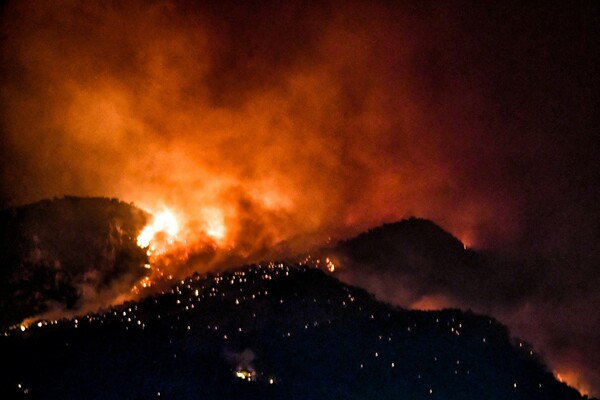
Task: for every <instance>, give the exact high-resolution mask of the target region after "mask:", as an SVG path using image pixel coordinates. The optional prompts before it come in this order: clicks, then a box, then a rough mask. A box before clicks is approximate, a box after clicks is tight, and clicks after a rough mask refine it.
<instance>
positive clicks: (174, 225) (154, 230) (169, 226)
mask: <svg viewBox="0 0 600 400" xmlns="http://www.w3.org/2000/svg"><path fill="white" fill-rule="evenodd" d="M178 232H179V223H178V222H177V218H176V217H175V215H174V214H173V212H172V211H170V210H167V209H164V211H163V212H161V213H160V214H158V215H156V216H155V217H154V218H153V220H152V222H151V223H150V224H149V225H147V226H146V227H145V228H144V229H143V230H142V233H140V235H139V236H138V237H137V244H138V246H140V247H143V248H146V247H151V246H150V244H151V242H152V241H153V240H154V239H155V238H156V237H157V236H158V235H159V234H163V235H166V241H167V242H168V243H171V242H172V241H173V239H174V238H175V237H176V236H177V233H178ZM151 250H154V249H153V248H151Z"/></svg>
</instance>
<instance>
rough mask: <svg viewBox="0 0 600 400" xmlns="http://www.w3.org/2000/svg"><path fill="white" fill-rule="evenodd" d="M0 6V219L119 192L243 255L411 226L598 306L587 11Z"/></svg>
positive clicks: (593, 71)
mask: <svg viewBox="0 0 600 400" xmlns="http://www.w3.org/2000/svg"><path fill="white" fill-rule="evenodd" d="M1 7H2V8H1V10H2V11H1V12H2V17H1V34H2V45H1V51H2V53H1V54H2V55H1V57H2V58H1V60H2V62H1V65H0V88H1V91H0V96H1V101H2V108H1V110H0V129H1V142H0V143H1V146H0V176H1V178H0V188H1V189H0V204H1V205H2V206H9V205H19V204H25V203H28V202H32V201H35V200H39V199H42V198H48V197H53V196H62V195H64V194H73V195H99V196H109V197H118V198H120V199H123V200H125V201H131V202H134V203H135V204H138V205H140V206H143V207H146V208H149V209H150V210H155V209H158V208H160V207H161V206H167V207H170V208H171V209H173V210H174V212H176V213H177V214H178V215H180V216H182V217H183V218H184V220H185V223H186V224H187V226H188V228H190V230H191V231H201V230H206V229H209V228H210V226H211V224H213V223H215V220H217V222H218V221H220V220H222V221H223V222H224V223H225V226H226V227H227V229H228V232H227V237H228V238H229V239H230V240H231V243H233V244H235V245H237V246H239V247H241V248H246V249H247V250H248V251H252V250H254V249H256V248H259V247H262V246H268V245H272V244H274V243H277V242H279V241H281V240H284V239H289V238H292V237H296V236H303V235H306V234H315V233H317V234H322V235H324V236H327V235H334V236H349V235H350V234H353V233H356V232H358V231H360V230H362V229H364V228H367V227H371V226H374V225H377V224H379V223H381V222H385V221H393V220H397V219H399V218H402V217H405V216H409V215H418V216H421V217H426V218H430V219H433V220H434V221H436V222H437V223H439V224H440V225H441V226H443V227H444V228H446V229H448V230H449V231H450V232H452V233H453V234H455V235H456V236H457V237H459V238H460V239H461V240H463V241H464V242H465V243H467V244H468V245H470V246H474V247H476V248H486V249H491V250H496V251H503V252H508V253H514V254H520V255H523V254H536V255H537V254H541V255H543V256H545V257H552V258H553V259H555V260H558V261H556V266H552V268H551V270H552V271H554V272H551V273H549V274H550V275H549V279H552V280H557V281H561V280H562V279H564V280H565V281H566V282H567V283H568V288H569V290H566V291H565V293H563V294H561V296H563V297H561V298H562V299H563V300H564V301H568V300H569V299H572V298H575V299H576V300H573V307H580V306H581V307H583V309H585V310H589V307H590V301H588V300H586V301H583V300H581V299H587V298H588V297H589V294H590V293H593V292H592V291H597V286H595V284H596V283H597V282H598V280H597V278H596V275H597V265H598V260H600V256H599V254H598V253H599V251H598V238H599V236H600V235H599V234H600V222H599V221H600V219H599V218H600V208H599V206H598V205H597V202H598V200H597V199H598V198H599V195H600V189H599V185H598V182H600V179H599V175H600V168H599V165H598V155H599V148H598V147H599V146H598V145H599V135H598V127H599V122H600V119H599V117H598V111H597V110H598V109H599V107H598V105H599V104H600V101H599V100H600V99H599V96H600V74H598V71H600V60H599V58H600V32H599V31H600V3H598V2H597V1H593V0H590V1H574V2H558V1H557V2H542V3H539V4H527V5H524V4H522V2H494V3H493V4H489V2H459V1H456V2H454V1H452V2H430V1H403V2H392V1H391V2H384V1H379V2H363V1H339V2H336V1H323V2H307V3H302V2H279V1H273V2H271V4H269V2H260V3H253V2H235V1H230V2H228V1H205V2H200V1H198V2H195V1H152V2H147V1H133V2H119V1H89V2H81V1H69V0H65V1H53V2H44V1H28V2H23V1H13V2H10V1H9V2H5V3H3V5H2V6H1ZM590 282H592V283H591V284H590ZM580 291H581V292H582V293H583V294H582V295H581V296H580V295H579V292H580ZM586 296H588V297H586ZM594 299H595V300H594ZM580 300H581V301H580ZM597 301H598V299H597V296H595V297H593V296H592V303H591V305H594V302H597ZM580 302H582V303H584V304H579V303H580ZM559 303H560V302H559ZM592 309H593V308H592ZM547 312H548V313H552V310H550V311H547ZM544 315H546V314H544ZM579 315H582V314H579ZM568 323H570V324H572V323H573V321H571V320H569V321H568ZM582 326H583V325H582ZM593 328H594V327H592V329H593ZM595 376H596V378H597V374H596V375H595ZM597 379H598V378H597ZM599 386H600V384H599Z"/></svg>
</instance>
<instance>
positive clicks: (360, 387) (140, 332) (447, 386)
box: [0, 263, 582, 400]
mask: <svg viewBox="0 0 600 400" xmlns="http://www.w3.org/2000/svg"><path fill="white" fill-rule="evenodd" d="M0 351H1V352H2V354H3V360H2V362H3V363H4V367H5V371H7V372H6V373H4V374H3V376H2V380H3V382H2V385H1V390H2V391H3V392H4V393H5V395H4V396H3V398H20V397H23V398H45V399H75V398H77V399H80V398H94V399H114V398H140V399H141V398H143V399H147V398H176V399H198V398H201V399H232V398H242V399H398V398H410V399H434V398H439V399H483V398H485V399H508V398H510V399H545V400H548V399H560V400H570V399H573V400H575V399H581V398H582V397H581V396H580V395H579V393H578V392H576V391H575V390H574V389H571V388H569V387H568V386H566V385H564V384H563V383H560V382H558V381H556V380H555V379H554V376H553V375H552V374H551V373H549V372H548V370H547V369H546V368H545V366H544V365H543V364H542V363H541V362H540V361H539V359H538V357H537V355H536V353H535V352H534V351H533V349H531V348H530V346H529V345H528V344H526V343H522V342H518V341H513V340H511V338H510V336H509V334H508V332H507V329H506V328H505V327H504V326H502V325H500V324H499V323H498V322H496V321H495V320H493V319H491V318H489V317H485V316H479V315H475V314H473V313H470V312H466V313H465V312H461V311H459V310H444V311H436V312H424V311H408V310H404V309H401V308H395V307H392V306H390V305H387V304H384V303H381V302H378V301H377V300H375V299H374V298H373V296H372V295H370V294H369V293H367V292H366V291H364V290H362V289H359V288H356V287H352V286H348V285H346V284H343V283H341V282H340V281H338V280H337V279H336V278H334V277H333V276H330V275H327V274H326V273H325V272H323V271H321V270H319V269H315V268H312V267H308V266H305V265H288V264H283V263H269V264H259V265H250V266H246V267H243V268H240V269H237V270H232V271H229V272H225V273H222V274H215V275H207V276H200V275H197V274H196V275H194V276H192V277H190V278H188V279H185V280H182V281H178V282H177V284H176V285H174V286H173V287H172V288H171V289H169V290H166V291H165V292H163V293H161V294H157V295H156V296H152V297H149V298H147V299H145V300H143V301H140V302H137V303H128V304H125V305H122V306H119V307H115V308H113V309H111V310H109V311H107V312H105V313H102V314H88V315H86V316H83V317H80V318H77V319H74V320H62V321H40V322H39V323H32V324H31V325H30V326H28V327H23V328H22V329H11V330H9V331H7V332H5V333H4V335H3V336H2V337H0Z"/></svg>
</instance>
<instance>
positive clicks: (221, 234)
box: [203, 208, 227, 244]
mask: <svg viewBox="0 0 600 400" xmlns="http://www.w3.org/2000/svg"><path fill="white" fill-rule="evenodd" d="M203 217H204V220H205V231H206V234H207V235H208V236H209V237H211V238H212V239H213V240H214V241H215V242H216V243H219V244H220V243H221V242H222V241H223V239H225V235H226V233H227V229H226V227H225V218H224V217H223V213H222V212H221V210H219V209H217V208H208V209H205V210H204V212H203Z"/></svg>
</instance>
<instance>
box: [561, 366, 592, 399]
mask: <svg viewBox="0 0 600 400" xmlns="http://www.w3.org/2000/svg"><path fill="white" fill-rule="evenodd" d="M554 376H555V377H556V380H557V381H559V382H563V383H565V384H567V385H569V386H571V387H573V388H575V389H577V390H578V391H579V393H581V394H583V395H589V393H590V391H589V388H588V387H586V385H585V384H584V383H583V382H582V380H581V378H580V377H579V375H578V374H577V373H576V372H575V371H571V370H567V369H564V368H563V369H561V372H558V371H554Z"/></svg>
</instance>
